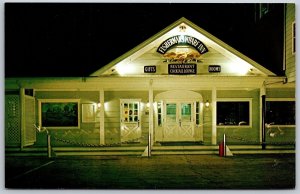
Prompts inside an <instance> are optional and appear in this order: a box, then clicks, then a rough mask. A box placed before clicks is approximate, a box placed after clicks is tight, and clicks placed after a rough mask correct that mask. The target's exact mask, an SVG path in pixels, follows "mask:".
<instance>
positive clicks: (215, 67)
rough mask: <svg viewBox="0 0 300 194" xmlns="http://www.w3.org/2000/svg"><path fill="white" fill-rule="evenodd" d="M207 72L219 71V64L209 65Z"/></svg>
mask: <svg viewBox="0 0 300 194" xmlns="http://www.w3.org/2000/svg"><path fill="white" fill-rule="evenodd" d="M208 72H210V73H220V72H221V65H209V66H208Z"/></svg>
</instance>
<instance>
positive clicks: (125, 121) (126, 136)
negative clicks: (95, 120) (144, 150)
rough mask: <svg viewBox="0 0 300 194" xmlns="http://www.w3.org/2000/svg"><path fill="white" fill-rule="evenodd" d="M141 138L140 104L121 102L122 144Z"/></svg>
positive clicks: (130, 101)
mask: <svg viewBox="0 0 300 194" xmlns="http://www.w3.org/2000/svg"><path fill="white" fill-rule="evenodd" d="M139 137H141V124H140V102H139V101H135V100H121V142H124V141H131V140H135V139H138V138H139Z"/></svg>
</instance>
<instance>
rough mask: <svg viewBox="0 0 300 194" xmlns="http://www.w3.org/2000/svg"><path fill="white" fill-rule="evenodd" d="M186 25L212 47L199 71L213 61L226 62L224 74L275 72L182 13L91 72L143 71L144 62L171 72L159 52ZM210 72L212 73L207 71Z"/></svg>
mask: <svg viewBox="0 0 300 194" xmlns="http://www.w3.org/2000/svg"><path fill="white" fill-rule="evenodd" d="M182 25H184V26H186V32H184V34H186V35H188V36H192V37H195V38H196V39H199V40H201V42H203V43H204V45H205V46H207V48H208V52H207V53H204V54H203V55H201V56H200V60H199V61H200V63H199V65H198V66H201V67H200V68H198V69H199V70H198V71H201V72H202V73H200V74H205V71H207V67H208V66H210V65H220V66H222V75H239V74H240V72H242V74H243V75H258V76H274V75H275V74H274V73H272V72H271V71H269V70H268V69H266V68H265V67H263V66H261V65H260V64H258V63H256V62H255V61H253V60H252V59H250V58H249V57H247V56H245V55H243V54H242V53H240V52H239V51H237V50H235V49H234V48H232V47H231V46H229V45H228V44H226V43H224V42H223V41H221V40H220V39H218V38H216V37H215V36H213V35H212V34H210V33H208V32H207V31H205V30H203V29H202V28H200V27H199V26H197V25H195V24H194V23H192V22H191V21H189V20H187V19H186V18H184V17H182V18H180V19H179V20H177V21H176V22H174V23H173V24H171V25H169V26H168V27H166V28H165V29H163V30H162V31H160V32H158V33H157V34H155V35H154V36H152V37H151V38H149V39H147V40H146V41H144V42H143V43H141V44H139V45H138V46H136V47H135V48H133V49H131V50H130V51H128V52H126V53H125V54H123V55H121V56H120V57H118V58H116V59H115V60H113V61H111V62H110V63H109V64H107V65H105V66H103V67H102V68H101V69H99V70H98V71H96V72H94V73H92V74H91V75H90V76H108V75H122V72H121V71H124V72H126V75H128V76H130V75H142V74H143V71H144V66H149V65H150V66H151V65H154V66H157V69H158V70H159V72H158V75H161V74H167V73H166V71H167V70H166V69H167V67H166V66H167V64H166V63H165V62H166V60H165V58H164V56H163V55H162V54H160V53H158V52H157V48H158V47H159V45H161V43H162V42H164V41H165V40H167V39H168V38H170V37H172V36H174V35H178V34H179V33H180V32H179V27H180V26H182ZM201 68H202V69H201ZM133 69H134V70H133ZM131 70H132V71H131ZM245 70H246V71H245ZM130 71H131V72H130ZM203 72H204V73H203ZM207 74H209V73H208V72H207ZM214 75H215V74H214Z"/></svg>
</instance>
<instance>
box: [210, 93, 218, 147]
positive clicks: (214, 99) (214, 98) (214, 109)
mask: <svg viewBox="0 0 300 194" xmlns="http://www.w3.org/2000/svg"><path fill="white" fill-rule="evenodd" d="M211 112H212V119H211V122H212V124H211V126H212V129H211V143H212V144H213V145H216V144H217V124H216V123H217V90H216V88H215V87H213V88H212V91H211Z"/></svg>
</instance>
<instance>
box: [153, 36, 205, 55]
mask: <svg viewBox="0 0 300 194" xmlns="http://www.w3.org/2000/svg"><path fill="white" fill-rule="evenodd" d="M175 45H190V46H192V47H194V48H195V49H196V50H197V51H198V52H199V53H200V54H204V53H206V52H207V51H208V49H207V47H206V46H205V45H204V44H203V43H202V42H201V41H200V40H198V39H197V38H194V37H192V36H187V35H177V36H173V37H171V38H168V39H167V40H165V41H164V42H163V43H161V45H159V47H158V48H157V52H158V53H160V54H165V53H166V52H167V51H168V50H169V49H170V48H172V47H173V46H175Z"/></svg>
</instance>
